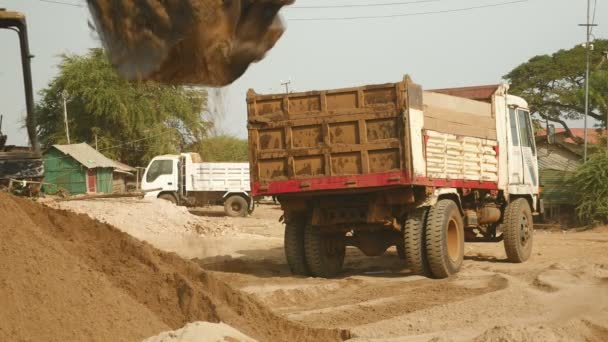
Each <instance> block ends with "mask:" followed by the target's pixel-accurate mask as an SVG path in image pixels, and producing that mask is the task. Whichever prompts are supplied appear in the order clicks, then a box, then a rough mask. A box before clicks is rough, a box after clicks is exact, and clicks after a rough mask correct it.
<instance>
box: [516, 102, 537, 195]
mask: <svg viewBox="0 0 608 342" xmlns="http://www.w3.org/2000/svg"><path fill="white" fill-rule="evenodd" d="M517 123H518V125H519V137H520V139H519V141H520V148H521V156H522V172H523V184H524V185H525V186H526V187H527V190H526V193H530V194H535V193H536V192H537V190H536V189H538V161H537V159H536V143H535V141H534V132H533V131H532V122H531V121H530V113H529V112H528V111H527V110H523V109H517Z"/></svg>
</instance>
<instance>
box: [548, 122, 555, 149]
mask: <svg viewBox="0 0 608 342" xmlns="http://www.w3.org/2000/svg"><path fill="white" fill-rule="evenodd" d="M547 143H548V144H550V145H552V144H555V125H547Z"/></svg>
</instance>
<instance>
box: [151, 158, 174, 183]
mask: <svg viewBox="0 0 608 342" xmlns="http://www.w3.org/2000/svg"><path fill="white" fill-rule="evenodd" d="M172 173H173V161H172V160H155V161H153V162H152V164H151V165H150V167H149V168H148V173H147V174H146V182H148V183H150V182H154V181H155V180H156V178H158V177H159V176H162V175H170V174H172Z"/></svg>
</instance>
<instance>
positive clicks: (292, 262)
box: [284, 218, 311, 277]
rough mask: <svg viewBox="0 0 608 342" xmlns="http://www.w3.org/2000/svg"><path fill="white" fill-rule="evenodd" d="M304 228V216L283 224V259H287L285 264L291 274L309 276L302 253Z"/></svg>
mask: <svg viewBox="0 0 608 342" xmlns="http://www.w3.org/2000/svg"><path fill="white" fill-rule="evenodd" d="M305 229H306V219H305V218H304V219H301V220H298V219H294V220H290V221H288V222H287V223H286V224H285V240H284V247H285V259H287V265H288V266H289V270H290V271H291V273H292V274H294V275H300V276H305V277H310V275H311V274H310V270H309V269H308V265H307V264H306V256H305V253H304V230H305Z"/></svg>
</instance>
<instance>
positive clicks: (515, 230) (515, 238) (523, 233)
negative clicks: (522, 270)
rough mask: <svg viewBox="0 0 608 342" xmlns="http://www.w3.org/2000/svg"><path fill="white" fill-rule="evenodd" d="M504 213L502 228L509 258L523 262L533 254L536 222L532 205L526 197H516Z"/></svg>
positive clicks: (512, 260)
mask: <svg viewBox="0 0 608 342" xmlns="http://www.w3.org/2000/svg"><path fill="white" fill-rule="evenodd" d="M504 215H505V219H504V223H503V228H502V230H503V235H504V243H505V252H506V253H507V259H508V260H509V261H510V262H515V263H522V262H524V261H526V260H528V258H530V255H531V254H532V242H533V238H534V224H533V222H532V211H531V210H530V205H529V204H528V201H527V200H526V199H525V198H519V199H516V200H515V201H513V202H511V203H509V205H507V208H506V210H505V214H504Z"/></svg>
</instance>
